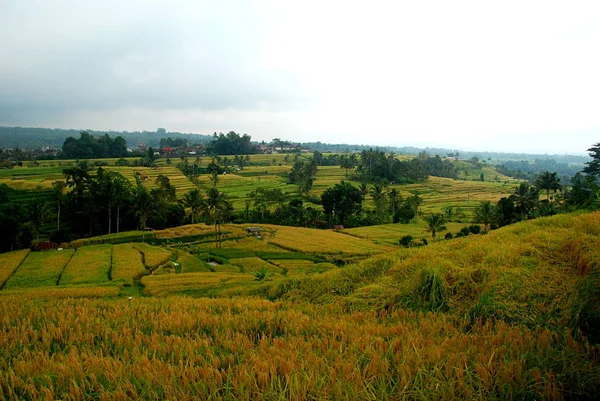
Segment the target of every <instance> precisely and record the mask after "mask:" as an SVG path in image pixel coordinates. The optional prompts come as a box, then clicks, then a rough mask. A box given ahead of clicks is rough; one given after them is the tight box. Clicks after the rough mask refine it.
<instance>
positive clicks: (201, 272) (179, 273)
mask: <svg viewBox="0 0 600 401" xmlns="http://www.w3.org/2000/svg"><path fill="white" fill-rule="evenodd" d="M86 135H87V134H86ZM221 136H222V137H223V138H229V140H231V141H232V143H234V142H235V141H236V140H241V138H242V137H240V136H238V135H237V134H235V133H233V134H231V133H230V134H228V136H227V137H225V136H223V135H222V134H221ZM99 138H102V137H99ZM104 138H105V140H108V141H111V140H112V139H111V138H110V137H109V136H108V135H106V137H104ZM215 138H216V139H215ZM215 138H212V142H209V144H207V145H203V146H199V147H197V148H196V149H201V150H200V151H201V153H210V152H211V146H216V143H217V141H218V140H219V139H218V137H216V136H215ZM74 140H75V141H77V139H74ZM96 140H97V139H94V137H92V136H87V137H86V136H85V135H84V134H81V137H80V139H79V141H91V142H90V143H91V144H93V143H94V142H93V141H96ZM169 140H171V138H169ZM67 142H68V141H65V143H67ZM65 146H66V145H65ZM281 146H282V145H280V146H279V147H281ZM595 146H596V148H597V147H598V145H595ZM163 147H164V146H161V152H163ZM276 147H277V146H276V145H273V144H271V145H270V148H267V150H268V151H269V152H271V151H273V150H274V149H275V148H276ZM596 148H592V149H590V152H591V153H590V156H591V157H592V160H597V156H598V155H597V154H595V153H594V151H595V150H596ZM63 149H68V147H63ZM182 149H183V148H182ZM254 149H255V148H254ZM63 152H65V150H63ZM138 152H139V153H138V156H137V157H128V158H124V157H112V158H111V157H97V158H90V159H84V158H81V159H64V158H60V157H59V158H48V159H47V160H44V159H43V158H39V160H38V159H36V158H34V157H32V158H31V159H30V160H29V161H27V160H26V161H24V162H17V161H15V153H14V151H13V152H12V153H10V152H6V153H5V154H4V155H5V156H6V157H5V158H4V160H5V161H4V166H5V168H2V169H0V182H1V184H0V189H1V193H0V195H1V196H2V199H3V204H2V208H1V209H0V211H1V212H2V216H1V217H2V227H3V231H2V235H3V241H4V242H3V244H2V246H3V251H4V252H3V253H0V324H1V326H0V327H1V330H0V343H1V347H0V356H1V357H0V399H2V400H20V399H26V400H53V399H57V400H58V399H60V400H88V399H97V400H113V399H114V400H124V399H143V400H162V399H166V400H195V399H198V400H255V399H260V400H322V399H335V400H338V399H343V400H594V399H597V396H598V394H600V368H599V366H598V362H599V360H600V348H599V341H600V271H599V270H598V262H599V261H600V211H598V200H599V199H600V191H599V190H598V186H597V183H596V182H595V181H593V179H591V178H590V177H592V178H593V177H594V176H593V175H590V171H592V170H591V169H592V168H594V166H595V165H594V164H593V163H592V162H587V163H585V164H584V163H581V165H580V166H579V167H578V168H580V169H583V174H585V175H582V174H581V173H577V174H575V175H574V176H573V177H571V178H565V177H562V178H560V179H559V178H558V176H557V175H556V173H554V174H553V173H550V172H548V171H545V172H539V173H537V174H536V175H534V176H531V177H529V178H528V177H527V176H524V175H522V172H520V173H518V174H517V173H516V172H515V171H511V170H510V169H509V168H507V167H506V165H504V164H503V162H502V161H500V160H496V161H494V160H493V159H492V158H489V159H488V160H485V159H483V158H478V157H474V156H473V157H468V158H465V157H458V156H457V155H447V156H444V157H440V156H437V155H436V156H432V155H430V154H428V153H425V152H421V153H419V154H412V155H411V154H395V153H394V152H393V151H389V152H384V151H380V150H378V149H375V150H373V149H362V150H361V151H355V152H339V153H337V152H323V153H321V152H319V151H314V152H302V151H300V147H296V148H294V149H293V150H291V151H289V152H287V151H286V152H272V153H266V154H265V153H259V152H258V153H257V152H256V149H255V151H254V153H250V154H248V155H244V156H238V155H237V154H236V155H234V156H235V157H233V156H232V155H231V153H225V155H221V156H217V155H215V154H214V152H213V154H212V155H198V156H194V155H190V154H189V152H190V151H189V150H188V149H187V148H186V150H185V152H186V153H185V154H181V155H180V156H179V155H176V154H173V155H172V154H166V155H165V154H162V153H159V152H156V154H155V152H154V151H153V150H152V149H149V150H139V151H138ZM173 152H176V151H173ZM20 157H23V155H20ZM595 157H596V158H595ZM535 163H538V161H536V162H535ZM535 163H534V164H535ZM539 163H542V162H541V161H539ZM565 165H566V164H565ZM511 174H512V175H511ZM513 175H515V176H513ZM586 177H587V178H586ZM558 183H561V184H562V185H558ZM19 216H20V217H19ZM15 249H16V250H15Z"/></svg>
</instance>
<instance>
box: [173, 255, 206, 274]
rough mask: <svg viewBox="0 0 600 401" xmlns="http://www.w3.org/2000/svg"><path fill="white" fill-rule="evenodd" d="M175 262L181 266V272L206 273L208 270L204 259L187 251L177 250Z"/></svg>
mask: <svg viewBox="0 0 600 401" xmlns="http://www.w3.org/2000/svg"><path fill="white" fill-rule="evenodd" d="M177 263H179V265H180V266H181V272H182V273H200V272H204V273H207V272H209V271H210V269H209V268H208V266H207V265H206V263H205V262H204V261H202V260H200V259H198V258H197V257H195V256H193V255H190V254H189V253H187V252H179V255H178V256H177Z"/></svg>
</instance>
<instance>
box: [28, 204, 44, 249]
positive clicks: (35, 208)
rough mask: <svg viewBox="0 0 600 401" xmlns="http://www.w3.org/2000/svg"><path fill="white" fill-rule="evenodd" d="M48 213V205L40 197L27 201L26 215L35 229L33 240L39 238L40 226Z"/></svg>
mask: <svg viewBox="0 0 600 401" xmlns="http://www.w3.org/2000/svg"><path fill="white" fill-rule="evenodd" d="M47 215H48V205H47V203H46V202H44V201H42V200H40V199H32V200H30V201H29V202H27V217H28V219H29V221H30V222H31V224H33V227H34V229H35V240H36V241H39V240H40V226H41V225H42V224H44V220H45V218H46V216H47Z"/></svg>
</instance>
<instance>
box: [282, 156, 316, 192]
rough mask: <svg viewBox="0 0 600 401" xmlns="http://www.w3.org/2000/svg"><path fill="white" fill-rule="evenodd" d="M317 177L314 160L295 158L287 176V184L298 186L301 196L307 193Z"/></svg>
mask: <svg viewBox="0 0 600 401" xmlns="http://www.w3.org/2000/svg"><path fill="white" fill-rule="evenodd" d="M316 175H317V162H316V160H315V158H311V159H301V158H297V159H296V161H295V162H294V165H293V166H292V170H291V171H290V172H289V174H288V182H289V183H290V184H296V185H298V190H299V192H300V193H301V194H305V193H308V191H310V190H311V189H312V186H313V183H314V182H315V177H316Z"/></svg>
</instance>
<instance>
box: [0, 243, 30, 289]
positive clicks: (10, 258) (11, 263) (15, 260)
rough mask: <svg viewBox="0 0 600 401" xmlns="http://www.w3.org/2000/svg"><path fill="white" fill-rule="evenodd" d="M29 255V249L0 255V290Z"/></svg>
mask: <svg viewBox="0 0 600 401" xmlns="http://www.w3.org/2000/svg"><path fill="white" fill-rule="evenodd" d="M27 255H29V249H22V250H20V251H13V252H7V253H1V254H0V288H2V286H3V285H4V283H5V282H6V280H8V278H9V277H10V276H11V275H12V274H13V273H14V272H15V270H16V269H17V267H19V265H20V264H21V263H22V262H23V260H25V258H26V257H27Z"/></svg>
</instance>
